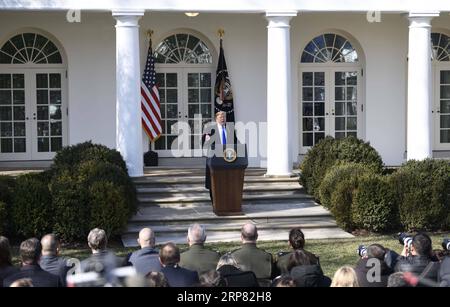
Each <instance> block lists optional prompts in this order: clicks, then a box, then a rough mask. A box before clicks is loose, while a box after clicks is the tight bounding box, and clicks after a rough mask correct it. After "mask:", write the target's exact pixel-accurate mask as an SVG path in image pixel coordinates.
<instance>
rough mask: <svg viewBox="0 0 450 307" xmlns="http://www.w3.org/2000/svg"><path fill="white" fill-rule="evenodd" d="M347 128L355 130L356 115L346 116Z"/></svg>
mask: <svg viewBox="0 0 450 307" xmlns="http://www.w3.org/2000/svg"><path fill="white" fill-rule="evenodd" d="M347 130H356V117H347Z"/></svg>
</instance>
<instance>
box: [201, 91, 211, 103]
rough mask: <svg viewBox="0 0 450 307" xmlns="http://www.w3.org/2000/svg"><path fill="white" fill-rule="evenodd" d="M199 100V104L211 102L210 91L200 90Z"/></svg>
mask: <svg viewBox="0 0 450 307" xmlns="http://www.w3.org/2000/svg"><path fill="white" fill-rule="evenodd" d="M200 98H201V99H200V101H201V102H211V89H209V88H204V89H201V90H200Z"/></svg>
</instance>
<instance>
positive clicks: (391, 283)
mask: <svg viewBox="0 0 450 307" xmlns="http://www.w3.org/2000/svg"><path fill="white" fill-rule="evenodd" d="M387 286H388V287H390V288H404V287H410V285H409V284H408V283H407V282H406V280H405V278H404V277H403V272H397V273H393V274H391V275H389V278H388V282H387Z"/></svg>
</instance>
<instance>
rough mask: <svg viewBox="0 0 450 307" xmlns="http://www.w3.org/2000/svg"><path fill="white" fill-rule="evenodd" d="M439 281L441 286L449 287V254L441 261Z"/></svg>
mask: <svg viewBox="0 0 450 307" xmlns="http://www.w3.org/2000/svg"><path fill="white" fill-rule="evenodd" d="M439 282H440V283H441V286H442V287H450V256H447V257H445V258H444V260H442V262H441V267H440V269H439Z"/></svg>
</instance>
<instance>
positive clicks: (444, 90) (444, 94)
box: [441, 85, 450, 99]
mask: <svg viewBox="0 0 450 307" xmlns="http://www.w3.org/2000/svg"><path fill="white" fill-rule="evenodd" d="M445 98H450V85H441V99H445Z"/></svg>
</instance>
